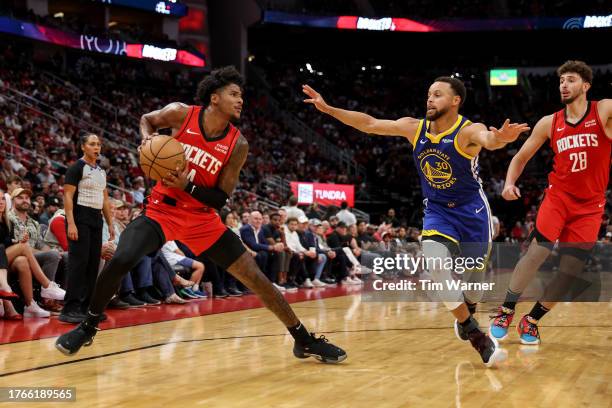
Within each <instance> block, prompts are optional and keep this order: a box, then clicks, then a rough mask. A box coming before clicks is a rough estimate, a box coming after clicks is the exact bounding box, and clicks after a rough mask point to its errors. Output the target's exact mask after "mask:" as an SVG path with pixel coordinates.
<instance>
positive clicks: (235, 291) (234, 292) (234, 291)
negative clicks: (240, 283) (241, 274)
mask: <svg viewBox="0 0 612 408" xmlns="http://www.w3.org/2000/svg"><path fill="white" fill-rule="evenodd" d="M227 294H228V295H229V296H230V297H239V296H242V292H241V291H239V290H238V289H236V288H228V289H227Z"/></svg>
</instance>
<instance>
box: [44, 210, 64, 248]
mask: <svg viewBox="0 0 612 408" xmlns="http://www.w3.org/2000/svg"><path fill="white" fill-rule="evenodd" d="M49 228H50V229H51V232H52V233H53V235H55V238H57V242H59V244H60V246H61V247H62V249H63V250H64V251H67V250H68V238H67V237H66V219H65V218H64V217H60V216H57V217H55V218H54V219H53V221H51V224H50V225H49Z"/></svg>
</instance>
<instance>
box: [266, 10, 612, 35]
mask: <svg viewBox="0 0 612 408" xmlns="http://www.w3.org/2000/svg"><path fill="white" fill-rule="evenodd" d="M263 22H264V23H273V24H284V25H293V26H301V27H319V28H337V29H343V30H369V31H404V32H444V31H447V32H456V31H506V30H546V29H568V30H571V29H596V28H609V27H612V14H611V15H607V16H583V17H571V18H566V17H528V18H512V19H486V20H485V19H469V20H422V21H417V20H413V19H408V18H395V17H382V18H368V17H359V16H312V15H303V14H291V13H285V12H281V11H265V12H264V17H263Z"/></svg>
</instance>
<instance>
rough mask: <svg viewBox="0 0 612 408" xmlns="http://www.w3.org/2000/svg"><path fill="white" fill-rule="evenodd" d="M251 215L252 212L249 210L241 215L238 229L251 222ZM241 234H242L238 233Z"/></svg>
mask: <svg viewBox="0 0 612 408" xmlns="http://www.w3.org/2000/svg"><path fill="white" fill-rule="evenodd" d="M250 216H251V213H249V212H248V211H244V212H243V213H242V215H241V216H240V226H239V228H238V229H240V228H242V227H244V226H245V225H247V224H248V223H249V217H250ZM238 235H240V234H238Z"/></svg>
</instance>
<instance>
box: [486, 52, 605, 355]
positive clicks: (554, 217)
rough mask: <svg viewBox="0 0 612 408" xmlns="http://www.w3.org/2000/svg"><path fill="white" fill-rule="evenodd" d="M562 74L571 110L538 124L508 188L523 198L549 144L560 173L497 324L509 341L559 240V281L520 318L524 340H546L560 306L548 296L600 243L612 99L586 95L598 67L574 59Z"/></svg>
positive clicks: (507, 194) (552, 180) (494, 328)
mask: <svg viewBox="0 0 612 408" xmlns="http://www.w3.org/2000/svg"><path fill="white" fill-rule="evenodd" d="M557 74H558V75H559V91H560V93H561V103H563V104H564V105H565V108H564V109H562V110H560V111H558V112H555V113H554V114H552V115H548V116H544V117H543V118H542V119H540V120H539V121H538V123H537V124H536V125H535V127H534V129H533V132H532V133H531V135H530V136H529V138H528V139H527V141H526V142H525V144H523V146H522V147H521V150H520V151H519V152H518V153H517V154H516V155H515V156H514V158H513V159H512V162H511V163H510V167H509V168H508V174H507V176H506V185H505V187H504V191H503V193H502V196H503V197H504V198H505V199H506V200H516V199H517V198H519V197H520V196H521V193H520V191H519V189H518V187H517V186H516V184H515V183H516V180H517V179H518V178H519V176H520V175H521V173H522V172H523V169H524V168H525V165H526V164H527V162H528V161H529V160H530V159H531V158H532V157H533V155H534V154H535V153H536V152H537V151H538V149H539V148H540V147H541V146H542V145H543V144H544V143H547V142H550V145H551V147H552V149H553V151H554V153H555V157H554V163H553V171H552V172H551V173H550V174H549V176H548V184H549V185H548V188H547V189H546V193H545V196H544V200H543V201H542V204H541V205H540V209H539V211H538V216H537V219H536V225H535V228H534V230H533V232H532V234H531V236H530V239H531V244H530V246H529V248H528V250H527V253H526V254H525V256H523V257H522V258H521V260H520V261H519V262H518V263H517V265H516V267H515V269H514V272H513V274H512V278H511V280H510V287H509V288H508V293H507V294H506V300H505V302H504V304H503V305H502V306H500V307H499V311H498V314H497V315H496V316H493V321H492V322H491V326H490V332H491V335H492V336H494V337H496V338H497V339H500V340H502V339H505V338H506V336H507V334H508V326H510V324H511V323H512V318H513V317H514V309H515V307H516V302H517V301H518V299H519V298H520V296H521V293H522V292H523V291H524V290H525V288H526V287H527V285H528V284H529V282H530V281H531V280H532V279H533V278H534V276H535V274H536V272H537V271H538V269H539V268H540V266H541V265H542V263H543V262H544V261H545V260H546V258H548V256H549V255H550V252H551V250H552V247H553V245H554V243H555V241H559V245H560V253H561V262H560V265H559V279H556V280H555V281H553V282H551V285H549V287H548V288H547V290H546V292H545V294H544V300H546V301H544V300H542V299H541V301H540V302H537V303H536V304H535V305H534V307H533V309H532V310H531V312H529V313H528V314H527V315H525V316H523V317H522V318H521V320H520V321H519V324H518V326H517V329H518V332H519V336H520V339H521V343H523V344H534V345H535V344H539V343H540V334H539V331H538V326H537V323H538V321H539V320H540V319H541V318H542V317H543V316H544V315H545V314H546V313H547V312H548V311H549V310H550V309H551V308H552V307H553V306H554V305H555V302H549V301H548V300H556V299H558V298H559V295H562V294H563V293H562V291H560V290H559V289H562V287H563V281H567V282H570V283H571V281H572V277H574V278H575V277H576V275H577V273H579V272H581V271H582V270H583V267H584V263H585V261H586V258H587V257H588V254H589V252H590V250H591V249H592V248H593V246H594V244H595V242H596V241H597V233H598V232H599V228H600V226H601V217H602V214H603V211H604V206H605V203H606V197H605V195H606V189H607V187H608V178H609V174H610V144H611V142H610V140H611V139H612V100H610V99H604V100H601V101H599V102H596V101H588V100H587V92H588V90H589V89H590V88H591V84H592V83H593V72H592V70H591V68H590V67H589V66H588V65H587V64H585V63H584V62H582V61H567V62H566V63H565V64H563V65H561V66H560V67H559V69H558V70H557ZM565 286H566V288H565V289H567V286H568V285H565ZM555 292H556V294H555Z"/></svg>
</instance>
